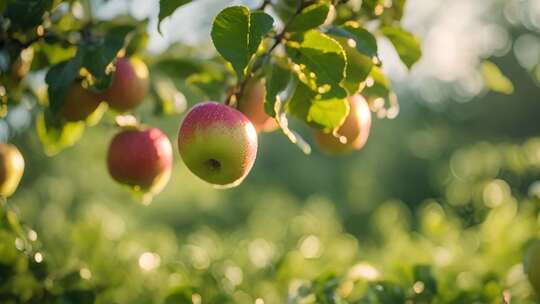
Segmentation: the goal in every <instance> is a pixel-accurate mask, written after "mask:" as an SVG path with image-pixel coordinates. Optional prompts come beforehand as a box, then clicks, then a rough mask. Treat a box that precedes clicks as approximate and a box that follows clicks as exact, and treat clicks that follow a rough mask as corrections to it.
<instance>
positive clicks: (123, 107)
mask: <svg viewBox="0 0 540 304" xmlns="http://www.w3.org/2000/svg"><path fill="white" fill-rule="evenodd" d="M114 66H115V69H116V70H115V72H114V75H113V78H112V83H111V86H110V87H109V88H107V90H105V91H104V92H103V93H102V97H103V99H104V100H105V101H106V102H107V103H108V104H109V106H110V107H111V108H112V109H114V110H116V111H118V112H126V111H129V110H132V109H134V108H136V107H137V106H138V105H140V104H141V103H142V102H143V100H144V97H145V96H146V94H147V93H148V88H149V85H150V82H149V80H148V74H149V72H148V68H147V67H146V64H145V63H144V62H143V61H142V60H140V59H137V58H130V59H128V58H124V57H122V58H117V59H116V62H115V63H114Z"/></svg>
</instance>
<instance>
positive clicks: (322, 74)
mask: <svg viewBox="0 0 540 304" xmlns="http://www.w3.org/2000/svg"><path fill="white" fill-rule="evenodd" d="M285 47H286V52H287V55H288V56H289V57H290V59H291V60H292V61H293V62H294V63H296V65H295V66H294V68H293V71H294V72H295V73H296V74H297V75H298V78H299V79H300V81H302V82H303V83H305V84H306V85H308V87H309V88H310V89H311V90H313V91H317V92H319V93H321V94H325V93H330V94H332V95H333V96H334V97H343V96H344V95H346V92H345V90H344V89H343V88H342V87H341V86H340V83H341V81H342V80H343V78H344V77H345V67H346V63H347V59H346V55H345V51H344V50H343V48H342V47H341V45H340V44H339V43H338V42H337V41H336V40H334V39H332V38H330V37H328V36H327V35H325V34H322V33H320V32H317V31H309V32H306V33H304V34H300V35H295V36H293V37H291V39H290V40H289V41H288V42H287V44H286V46H285Z"/></svg>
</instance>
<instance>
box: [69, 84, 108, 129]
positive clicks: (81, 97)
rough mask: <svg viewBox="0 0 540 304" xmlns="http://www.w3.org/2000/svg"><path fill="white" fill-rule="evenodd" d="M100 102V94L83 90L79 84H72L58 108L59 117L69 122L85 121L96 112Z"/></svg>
mask: <svg viewBox="0 0 540 304" xmlns="http://www.w3.org/2000/svg"><path fill="white" fill-rule="evenodd" d="M101 101H102V99H101V96H100V94H98V93H95V92H92V91H90V90H88V89H85V88H84V87H83V86H82V85H81V83H80V82H74V83H73V84H71V86H70V87H69V90H68V92H67V95H66V98H65V100H64V104H62V107H61V108H60V116H61V117H62V118H64V119H65V120H66V121H70V122H74V121H81V120H86V118H88V116H90V115H92V114H93V113H94V112H95V111H96V110H97V108H98V107H99V105H100V104H101Z"/></svg>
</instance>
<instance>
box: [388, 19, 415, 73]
mask: <svg viewBox="0 0 540 304" xmlns="http://www.w3.org/2000/svg"><path fill="white" fill-rule="evenodd" d="M381 32H382V33H383V34H384V35H385V36H386V37H387V38H388V39H389V40H390V42H392V44H393V45H394V47H395V48H396V51H397V53H398V55H399V58H401V61H402V62H403V63H404V64H405V66H407V68H409V69H410V68H411V67H412V66H413V64H415V63H416V62H417V61H418V59H420V57H421V56H422V50H421V49H420V42H419V41H418V39H417V38H416V37H415V36H414V35H413V34H411V33H409V32H407V31H405V30H403V29H402V28H399V27H390V26H387V27H383V28H381Z"/></svg>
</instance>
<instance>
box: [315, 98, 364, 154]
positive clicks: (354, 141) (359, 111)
mask: <svg viewBox="0 0 540 304" xmlns="http://www.w3.org/2000/svg"><path fill="white" fill-rule="evenodd" d="M348 101H349V105H350V111H349V115H347V118H346V119H345V121H344V122H343V125H341V127H340V128H339V129H338V132H337V133H338V134H339V135H340V136H344V137H345V138H346V139H347V142H346V143H342V142H341V141H340V140H339V139H338V138H336V137H335V136H334V135H333V134H331V133H324V132H322V131H320V130H316V131H315V140H316V141H317V144H318V145H319V147H320V148H321V150H322V151H323V152H326V153H328V154H342V153H347V152H351V151H353V150H360V149H362V147H364V145H365V144H366V141H367V139H368V136H369V130H370V128H371V111H370V110H369V105H368V103H367V101H366V100H365V99H364V97H362V96H361V95H360V94H356V95H353V96H351V97H349V100H348Z"/></svg>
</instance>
